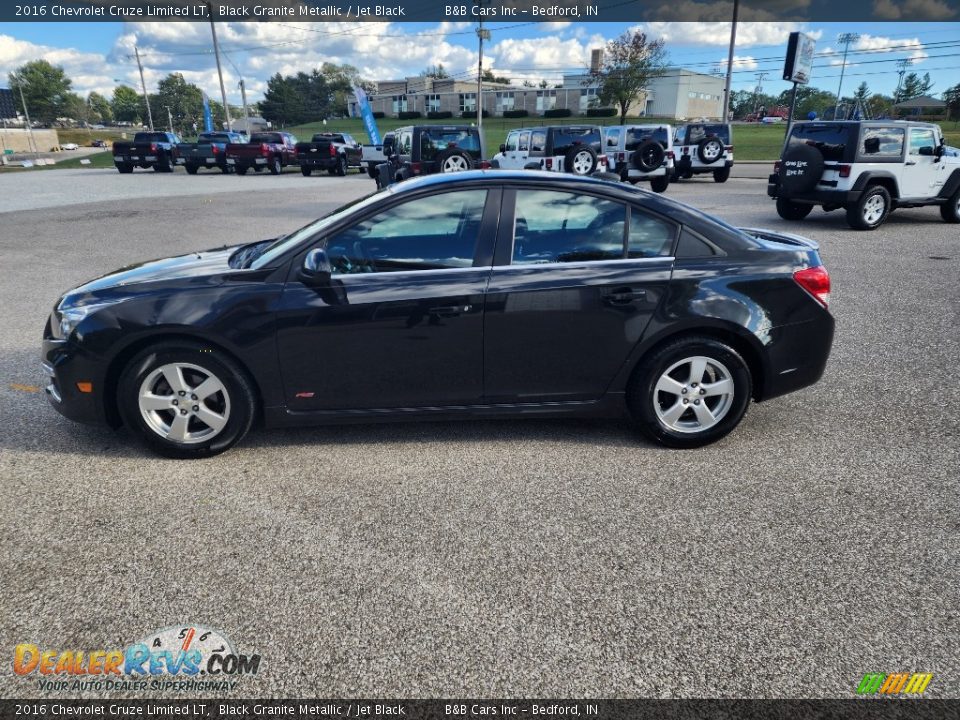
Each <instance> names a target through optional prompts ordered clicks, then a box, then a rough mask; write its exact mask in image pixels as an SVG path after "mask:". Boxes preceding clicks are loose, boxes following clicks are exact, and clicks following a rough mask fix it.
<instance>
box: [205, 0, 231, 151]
mask: <svg viewBox="0 0 960 720" xmlns="http://www.w3.org/2000/svg"><path fill="white" fill-rule="evenodd" d="M207 13H208V14H209V16H210V32H211V33H212V34H213V54H214V55H215V56H216V58H217V75H218V76H219V77H220V97H221V98H222V99H223V112H224V114H225V115H226V116H227V130H230V131H231V132H232V131H233V122H232V121H231V120H230V106H229V105H228V104H227V89H226V87H225V86H224V84H223V68H221V67H220V46H219V45H217V26H216V23H215V22H214V21H213V8H212V7H211V6H210V3H207Z"/></svg>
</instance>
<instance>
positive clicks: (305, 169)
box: [300, 166, 313, 177]
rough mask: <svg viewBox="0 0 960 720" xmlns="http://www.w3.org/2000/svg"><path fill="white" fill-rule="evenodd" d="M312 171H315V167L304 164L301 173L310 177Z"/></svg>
mask: <svg viewBox="0 0 960 720" xmlns="http://www.w3.org/2000/svg"><path fill="white" fill-rule="evenodd" d="M312 172H313V168H308V167H304V166H301V167H300V174H301V175H303V176H304V177H310V173H312Z"/></svg>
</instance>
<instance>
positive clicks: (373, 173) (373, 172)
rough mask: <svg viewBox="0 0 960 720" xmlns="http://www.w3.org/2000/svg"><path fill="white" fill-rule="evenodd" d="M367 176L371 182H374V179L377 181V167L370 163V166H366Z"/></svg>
mask: <svg viewBox="0 0 960 720" xmlns="http://www.w3.org/2000/svg"><path fill="white" fill-rule="evenodd" d="M367 175H369V176H370V179H371V180H376V179H377V166H376V165H374V164H372V163H371V164H368V165H367Z"/></svg>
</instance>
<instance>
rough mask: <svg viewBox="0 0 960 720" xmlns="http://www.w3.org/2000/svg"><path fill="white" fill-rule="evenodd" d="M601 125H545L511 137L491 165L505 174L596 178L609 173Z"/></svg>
mask: <svg viewBox="0 0 960 720" xmlns="http://www.w3.org/2000/svg"><path fill="white" fill-rule="evenodd" d="M606 164H607V158H606V156H605V155H603V149H602V147H601V134H600V127H599V126H598V125H545V126H543V127H534V128H520V129H518V130H511V131H510V132H509V133H508V134H507V141H506V142H505V143H504V144H503V145H501V146H500V152H499V153H497V154H496V155H494V156H493V159H492V160H491V165H493V167H496V168H500V169H503V170H547V171H550V172H560V173H571V174H573V175H592V174H593V173H595V172H598V171H600V172H602V171H604V170H606Z"/></svg>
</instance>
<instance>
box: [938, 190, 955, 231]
mask: <svg viewBox="0 0 960 720" xmlns="http://www.w3.org/2000/svg"><path fill="white" fill-rule="evenodd" d="M940 217H942V218H943V220H944V222H948V223H960V190H957V191H956V192H955V193H954V194H953V195H952V196H951V197H950V199H949V200H947V201H946V202H945V203H944V204H943V205H941V206H940Z"/></svg>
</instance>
